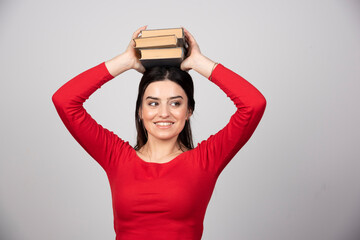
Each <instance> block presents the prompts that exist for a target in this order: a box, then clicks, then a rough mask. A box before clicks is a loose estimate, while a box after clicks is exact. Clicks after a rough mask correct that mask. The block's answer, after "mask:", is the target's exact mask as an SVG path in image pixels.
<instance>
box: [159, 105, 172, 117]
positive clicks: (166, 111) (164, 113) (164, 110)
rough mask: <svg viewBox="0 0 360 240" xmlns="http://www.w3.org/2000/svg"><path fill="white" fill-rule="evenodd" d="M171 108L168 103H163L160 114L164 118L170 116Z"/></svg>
mask: <svg viewBox="0 0 360 240" xmlns="http://www.w3.org/2000/svg"><path fill="white" fill-rule="evenodd" d="M169 115H170V114H169V109H168V106H167V104H162V106H161V107H160V108H159V116H160V117H162V118H167V117H169Z"/></svg>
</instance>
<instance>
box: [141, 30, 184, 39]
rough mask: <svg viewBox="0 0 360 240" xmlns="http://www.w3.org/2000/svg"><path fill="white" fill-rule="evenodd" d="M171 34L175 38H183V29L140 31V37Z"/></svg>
mask: <svg viewBox="0 0 360 240" xmlns="http://www.w3.org/2000/svg"><path fill="white" fill-rule="evenodd" d="M173 34H174V35H175V36H176V37H177V38H185V34H184V29H183V28H163V29H146V30H142V31H141V37H155V36H164V35H173Z"/></svg>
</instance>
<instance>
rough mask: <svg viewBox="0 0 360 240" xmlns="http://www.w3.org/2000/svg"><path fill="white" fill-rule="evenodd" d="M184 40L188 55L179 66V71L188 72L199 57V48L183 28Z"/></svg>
mask: <svg viewBox="0 0 360 240" xmlns="http://www.w3.org/2000/svg"><path fill="white" fill-rule="evenodd" d="M183 29H184V33H185V40H186V42H187V43H188V45H189V46H188V54H187V57H186V58H185V59H184V61H182V63H181V65H180V69H181V70H183V71H188V70H190V69H193V66H194V64H195V63H196V60H197V59H198V58H199V57H201V55H202V54H201V52H200V47H199V45H198V44H197V42H196V41H195V38H194V37H193V36H192V35H191V33H190V32H189V31H188V30H186V29H185V28H184V27H183Z"/></svg>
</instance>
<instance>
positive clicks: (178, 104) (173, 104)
mask: <svg viewBox="0 0 360 240" xmlns="http://www.w3.org/2000/svg"><path fill="white" fill-rule="evenodd" d="M170 105H171V106H173V107H178V106H180V105H181V103H180V102H172V103H170Z"/></svg>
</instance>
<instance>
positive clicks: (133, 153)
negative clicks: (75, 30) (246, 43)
mask: <svg viewBox="0 0 360 240" xmlns="http://www.w3.org/2000/svg"><path fill="white" fill-rule="evenodd" d="M144 29H146V26H145V27H142V28H139V29H138V30H137V31H136V32H135V33H134V34H133V36H132V38H135V37H138V36H139V34H140V32H141V30H144ZM184 32H185V36H186V40H187V42H188V44H189V53H188V57H187V58H186V59H185V60H184V61H183V62H182V63H181V66H180V68H181V70H180V69H176V68H174V67H170V68H169V67H156V68H152V69H149V70H147V71H145V69H144V67H143V66H142V65H141V63H140V61H139V60H138V59H137V57H136V54H135V50H134V45H133V41H131V42H130V44H129V46H128V47H127V49H126V51H125V52H124V53H122V54H120V55H118V56H116V57H114V58H113V59H111V60H109V61H106V62H103V63H101V64H99V65H97V66H95V67H93V68H91V69H89V70H87V71H85V72H83V73H81V74H79V75H78V76H76V77H75V78H73V79H71V80H70V81H69V82H67V83H66V84H64V85H63V86H62V87H61V88H60V89H59V90H58V91H57V92H56V93H55V94H54V95H53V98H52V100H53V102H54V104H55V107H56V109H57V111H58V113H59V115H60V117H61V119H62V121H63V122H64V124H65V126H66V127H67V129H68V130H69V131H70V133H71V134H72V136H73V137H74V138H75V139H76V140H77V141H78V142H79V143H80V144H81V146H82V147H83V148H84V149H85V150H86V151H87V152H88V153H89V154H90V155H91V156H92V157H93V158H94V159H95V160H96V161H97V162H98V163H99V164H100V165H101V166H102V167H103V169H104V170H105V172H106V174H107V176H108V179H109V183H110V187H111V192H112V203H113V211H114V228H115V232H116V239H117V240H120V239H127V240H129V239H147V240H151V239H156V240H161V239H166V240H171V239H181V240H184V239H191V240H195V239H201V236H202V233H203V220H204V216H205V211H206V208H207V205H208V202H209V200H210V197H211V195H212V192H213V189H214V187H215V183H216V180H217V178H218V176H219V174H220V173H221V171H222V170H223V169H224V168H225V166H226V165H227V164H228V163H229V161H230V160H231V159H232V158H233V157H234V155H235V154H236V153H237V152H238V151H239V150H240V149H241V147H242V146H244V144H245V143H246V142H247V141H248V139H249V138H250V137H251V135H252V133H253V132H254V131H255V128H256V127H257V125H258V123H259V122H260V119H261V118H262V115H263V113H264V110H265V106H266V100H265V98H264V97H263V95H262V94H261V93H260V92H259V91H258V90H257V89H256V88H255V87H254V86H253V85H251V84H250V83H249V82H247V81H246V80H245V79H243V78H242V77H240V76H239V75H237V74H236V73H234V72H232V71H231V70H229V69H227V68H226V67H224V66H223V65H221V64H217V63H215V62H214V61H212V60H210V59H208V58H207V57H205V56H204V55H202V54H201V52H200V49H199V46H198V44H197V42H196V41H195V39H194V37H193V36H192V35H191V34H190V33H189V32H188V31H187V30H186V29H184ZM130 69H135V70H137V71H138V72H140V73H144V74H143V77H142V80H141V82H140V85H139V95H138V100H137V104H136V111H135V118H136V126H137V131H138V137H137V144H136V146H135V148H133V147H131V146H130V145H129V143H128V142H125V141H124V140H122V139H121V138H119V137H118V136H117V135H115V134H114V133H113V132H111V131H109V130H107V129H105V128H103V127H102V126H101V125H99V124H97V122H96V121H95V120H94V119H93V118H92V117H91V116H90V115H89V114H88V113H87V112H86V110H85V109H84V108H83V103H84V102H85V101H86V99H88V98H89V96H90V95H91V94H92V93H93V92H94V91H95V90H97V89H98V88H100V87H101V86H102V85H103V84H105V83H106V82H108V81H109V80H111V79H113V78H114V77H116V76H117V75H119V74H121V73H123V72H125V71H127V70H130ZM190 69H193V70H195V71H197V72H198V73H199V74H201V75H203V76H204V77H206V78H208V79H209V80H211V81H212V82H213V83H215V84H216V85H218V86H219V87H220V88H221V89H222V90H223V91H224V92H225V93H226V94H227V96H228V97H230V99H231V100H232V101H233V102H234V104H235V106H236V107H237V111H236V112H235V113H234V115H233V116H232V117H231V119H230V122H229V123H228V124H227V125H226V126H225V127H224V128H223V129H222V130H220V131H219V132H218V133H216V134H214V135H212V136H210V137H209V138H208V139H207V140H205V141H202V142H201V143H199V144H198V145H197V147H195V148H193V144H192V138H191V129H190V122H189V119H190V117H191V114H192V113H193V111H194V105H195V102H194V99H193V84H192V80H191V77H190V75H188V73H187V72H185V71H188V70H190Z"/></svg>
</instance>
